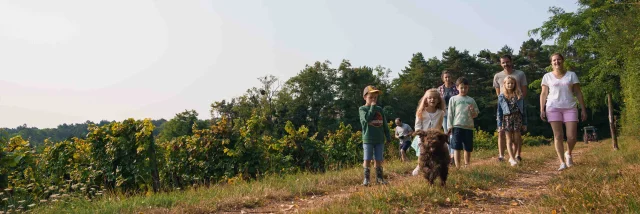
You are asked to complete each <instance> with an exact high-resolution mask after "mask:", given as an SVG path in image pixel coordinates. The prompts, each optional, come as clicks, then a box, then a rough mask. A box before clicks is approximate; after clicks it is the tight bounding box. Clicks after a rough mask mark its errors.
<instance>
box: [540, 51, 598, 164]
mask: <svg viewBox="0 0 640 214" xmlns="http://www.w3.org/2000/svg"><path fill="white" fill-rule="evenodd" d="M563 62H564V57H563V56H562V55H561V54H559V53H554V54H553V55H551V65H552V67H553V72H550V73H547V74H545V75H544V77H542V84H541V85H542V93H541V94H540V118H541V119H542V120H543V121H549V123H550V124H551V128H552V129H553V136H554V144H555V147H556V153H557V154H558V159H560V168H558V170H563V169H566V168H567V167H571V166H572V165H573V160H572V159H571V152H572V151H573V147H574V146H575V145H576V139H577V138H576V136H578V109H577V108H576V104H577V103H576V98H578V99H577V101H578V102H579V103H580V108H581V116H582V121H583V122H584V121H585V120H587V110H586V109H585V106H584V100H583V98H582V91H581V90H580V81H578V76H576V73H574V72H571V71H566V70H565V68H564V66H563V64H562V63H563ZM574 96H575V98H574ZM545 108H546V110H545ZM563 123H564V125H565V126H566V128H567V133H566V134H567V152H566V153H565V152H564V145H563V144H562V142H563V141H564V133H563V130H562V124H563ZM563 154H564V157H563Z"/></svg>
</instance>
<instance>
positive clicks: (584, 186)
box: [531, 138, 640, 213]
mask: <svg viewBox="0 0 640 214" xmlns="http://www.w3.org/2000/svg"><path fill="white" fill-rule="evenodd" d="M601 142H602V143H595V145H593V146H594V147H595V148H593V149H591V150H590V151H589V152H587V153H586V154H584V156H583V157H582V158H580V162H579V163H578V165H577V166H576V167H573V168H570V169H571V170H567V171H566V172H563V173H562V174H560V175H559V176H557V177H554V178H553V179H552V180H551V181H550V183H549V189H551V192H550V194H549V195H546V196H543V197H542V199H541V200H540V201H538V202H537V203H535V204H534V206H531V207H532V208H531V211H532V212H534V213H539V212H548V211H549V210H556V211H562V212H567V213H640V188H639V187H640V176H638V174H639V173H640V153H639V152H638V151H640V144H638V141H636V140H632V139H628V138H622V139H620V141H619V145H620V150H618V151H613V150H612V149H611V145H610V144H609V143H608V141H601ZM590 145H591V144H590Z"/></svg>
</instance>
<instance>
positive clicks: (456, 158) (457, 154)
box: [453, 150, 461, 168]
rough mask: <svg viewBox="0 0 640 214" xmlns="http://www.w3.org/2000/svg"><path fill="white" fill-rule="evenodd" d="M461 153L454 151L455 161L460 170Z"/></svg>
mask: <svg viewBox="0 0 640 214" xmlns="http://www.w3.org/2000/svg"><path fill="white" fill-rule="evenodd" d="M460 152H461V150H453V160H454V163H456V167H458V168H459V167H460Z"/></svg>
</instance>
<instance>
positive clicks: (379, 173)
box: [376, 167, 387, 184]
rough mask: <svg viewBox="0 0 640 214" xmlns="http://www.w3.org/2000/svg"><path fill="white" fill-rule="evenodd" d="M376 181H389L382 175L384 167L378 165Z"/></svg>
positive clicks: (384, 182) (383, 182)
mask: <svg viewBox="0 0 640 214" xmlns="http://www.w3.org/2000/svg"><path fill="white" fill-rule="evenodd" d="M376 182H378V183H379V184H387V182H386V181H385V180H384V178H383V177H382V167H376Z"/></svg>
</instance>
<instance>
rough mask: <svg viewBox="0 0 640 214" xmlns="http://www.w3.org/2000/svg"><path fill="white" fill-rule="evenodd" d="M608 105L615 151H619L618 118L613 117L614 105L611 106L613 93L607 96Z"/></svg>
mask: <svg viewBox="0 0 640 214" xmlns="http://www.w3.org/2000/svg"><path fill="white" fill-rule="evenodd" d="M607 103H608V106H609V130H610V131H611V140H612V141H613V142H612V143H613V150H618V136H617V135H616V119H617V118H616V117H614V116H613V105H612V104H611V93H608V94H607Z"/></svg>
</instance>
